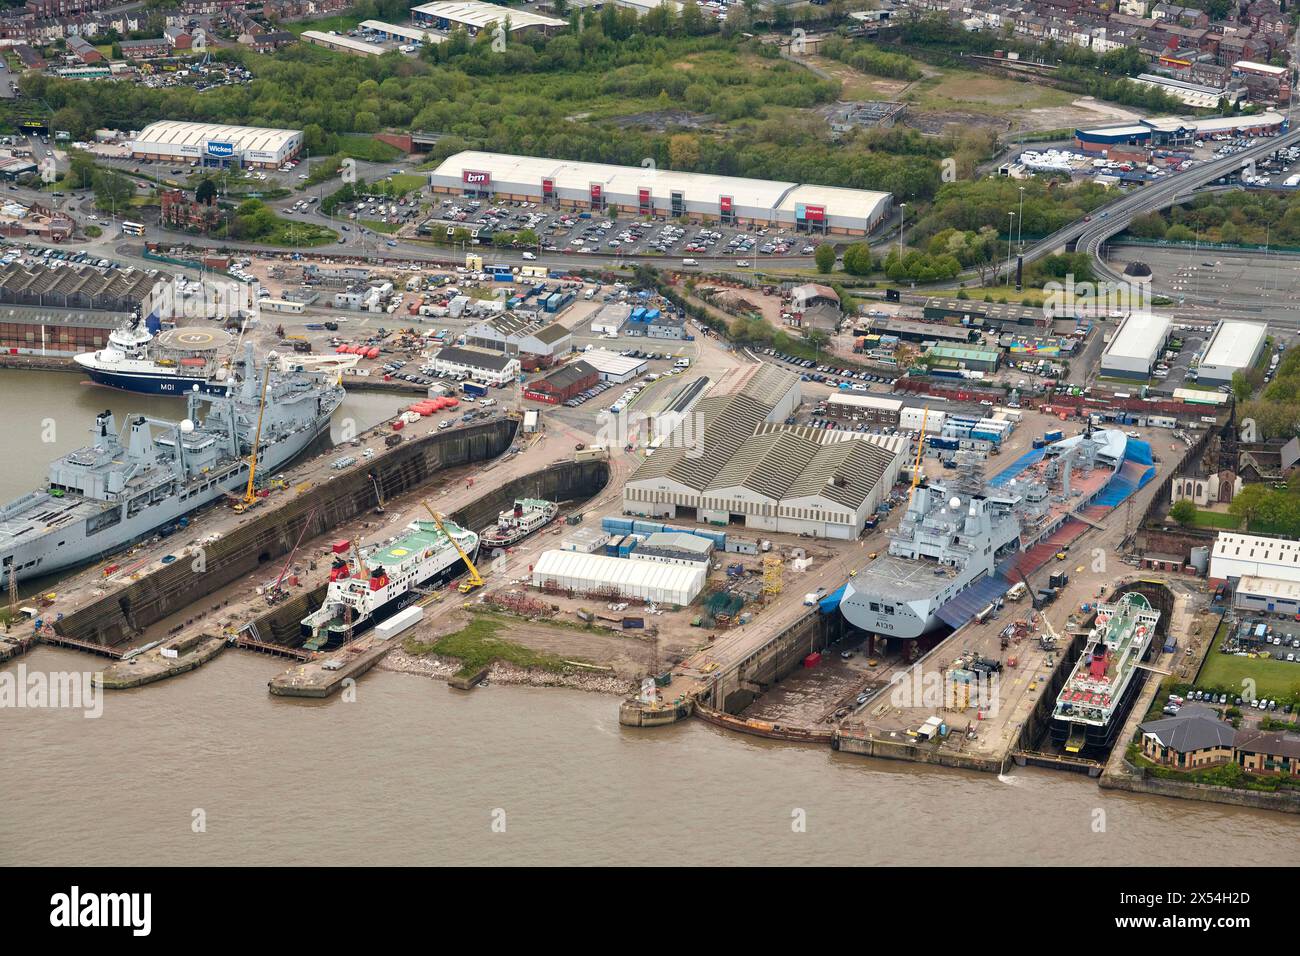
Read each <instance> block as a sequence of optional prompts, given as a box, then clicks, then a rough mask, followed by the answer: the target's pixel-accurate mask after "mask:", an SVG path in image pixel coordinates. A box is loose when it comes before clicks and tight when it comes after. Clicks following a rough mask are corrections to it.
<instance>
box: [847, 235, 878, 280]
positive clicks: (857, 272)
mask: <svg viewBox="0 0 1300 956" xmlns="http://www.w3.org/2000/svg"><path fill="white" fill-rule="evenodd" d="M871 268H872V266H871V247H870V246H869V245H867V244H866V243H865V242H855V243H853V244H852V245H851V246H849V247H848V248H847V249H845V250H844V271H845V272H847V273H848V274H849V275H854V276H865V275H871Z"/></svg>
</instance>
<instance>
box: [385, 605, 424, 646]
mask: <svg viewBox="0 0 1300 956" xmlns="http://www.w3.org/2000/svg"><path fill="white" fill-rule="evenodd" d="M423 617H424V608H422V607H420V606H419V605H418V604H417V605H413V606H411V607H408V608H406V609H405V610H401V611H398V612H397V613H396V614H394V615H393V616H392V617H390V618H388V619H387V620H385V621H380V622H379V623H378V624H376V625H375V635H376V636H377V637H378V638H379V639H380V640H383V641H386V640H388V639H389V638H390V637H395V636H396V635H398V634H401V633H402V632H403V631H405V630H406V629H407V628H409V627H413V626H414V625H415V624H417V623H418V622H419V621H420V620H421V619H422V618H423Z"/></svg>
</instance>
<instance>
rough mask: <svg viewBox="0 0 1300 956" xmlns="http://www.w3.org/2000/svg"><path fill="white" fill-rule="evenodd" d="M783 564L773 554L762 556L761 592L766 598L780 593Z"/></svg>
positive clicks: (782, 580)
mask: <svg viewBox="0 0 1300 956" xmlns="http://www.w3.org/2000/svg"><path fill="white" fill-rule="evenodd" d="M784 575H785V562H784V561H782V560H781V558H780V557H779V556H777V555H775V554H768V555H764V556H763V591H762V593H763V594H764V595H767V596H771V597H775V596H776V595H778V594H780V593H781V588H782V586H783V584H784Z"/></svg>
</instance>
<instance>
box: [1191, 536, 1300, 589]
mask: <svg viewBox="0 0 1300 956" xmlns="http://www.w3.org/2000/svg"><path fill="white" fill-rule="evenodd" d="M1245 577H1251V578H1268V579H1270V580H1274V581H1297V582H1300V541H1289V540H1287V539H1285V538H1269V537H1265V536H1263V535H1257V534H1240V533H1238V532H1236V531H1220V532H1219V536H1218V537H1217V538H1215V539H1214V550H1212V551H1211V552H1210V573H1209V579H1210V580H1211V581H1239V580H1240V579H1241V578H1245Z"/></svg>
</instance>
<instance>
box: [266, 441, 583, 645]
mask: <svg viewBox="0 0 1300 956" xmlns="http://www.w3.org/2000/svg"><path fill="white" fill-rule="evenodd" d="M608 482H609V463H608V462H604V461H561V462H556V463H555V464H553V465H549V466H547V467H546V468H543V469H542V470H541V471H535V472H533V473H532V474H529V475H524V476H522V477H519V478H516V479H514V480H513V481H508V482H506V483H505V484H504V485H498V486H497V487H495V488H493V489H492V490H490V491H487V492H485V493H484V494H483V495H482V496H481V497H479V498H476V499H475V500H474V501H472V502H470V503H469V504H468V505H466V506H465V507H463V508H461V509H459V510H457V511H454V512H452V513H451V514H450V515H448V517H449V518H451V520H452V521H454V522H456V523H457V524H459V525H461V526H463V527H466V528H473V529H475V530H480V529H482V528H484V527H486V526H487V525H489V524H492V523H493V522H494V521H496V517H497V515H498V514H500V513H501V512H502V511H504V510H506V509H507V508H509V507H510V506H511V505H512V504H513V503H514V500H515V499H516V498H520V497H533V498H544V499H546V500H547V501H560V502H565V501H569V502H573V501H585V500H586V499H588V498H591V497H593V496H595V495H596V494H599V493H600V491H601V490H602V489H604V487H605V485H606V484H607V483H608ZM385 497H387V494H385ZM415 517H417V518H418V517H420V515H418V514H417V515H416V516H415ZM328 587H329V585H328V584H320V585H317V586H316V587H314V588H312V589H311V590H309V591H303V592H301V593H300V594H295V595H294V596H293V597H292V598H291V599H290V600H288V601H285V602H284V603H283V604H280V605H277V606H276V607H274V608H272V609H270V610H268V611H267V612H266V613H264V614H262V615H261V616H260V617H258V618H257V619H256V620H255V622H254V623H255V625H256V627H257V632H258V634H259V635H260V638H261V640H263V641H266V642H267V643H270V644H285V645H293V646H295V647H296V646H298V645H299V644H301V643H302V637H301V633H300V630H299V623H300V622H301V621H302V619H303V618H304V617H306V616H307V615H308V614H310V613H311V612H312V611H314V610H316V609H317V608H318V607H320V605H321V601H323V600H324V599H325V591H326V589H327V588H328Z"/></svg>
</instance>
